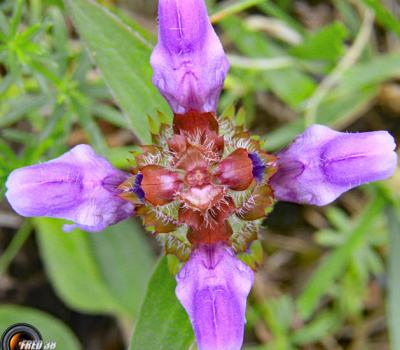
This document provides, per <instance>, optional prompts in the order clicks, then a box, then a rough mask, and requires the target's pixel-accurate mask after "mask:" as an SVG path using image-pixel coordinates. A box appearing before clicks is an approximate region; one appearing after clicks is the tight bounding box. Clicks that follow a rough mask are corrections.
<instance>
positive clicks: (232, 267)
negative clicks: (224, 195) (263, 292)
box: [176, 244, 254, 350]
mask: <svg viewBox="0 0 400 350" xmlns="http://www.w3.org/2000/svg"><path fill="white" fill-rule="evenodd" d="M176 280H177V282H178V285H177V288H176V295H177V297H178V299H179V300H180V302H181V303H182V305H183V307H184V308H185V310H186V312H187V313H188V315H189V318H190V320H191V322H192V326H193V329H194V332H195V335H196V340H197V344H198V348H199V350H239V349H240V348H241V346H242V343H243V332H244V324H245V309H246V299H247V295H248V294H249V292H250V289H251V286H252V284H253V281H254V273H253V271H252V270H251V269H250V268H249V267H248V266H247V265H246V264H244V263H243V262H241V261H240V260H238V259H237V258H236V257H235V254H234V253H233V251H232V249H231V248H229V247H228V246H226V245H224V244H216V245H202V246H198V247H197V248H196V249H195V250H194V251H193V253H192V255H191V256H190V259H189V261H188V262H187V263H186V265H185V266H184V267H183V268H182V270H181V271H180V273H179V274H178V276H177V277H176Z"/></svg>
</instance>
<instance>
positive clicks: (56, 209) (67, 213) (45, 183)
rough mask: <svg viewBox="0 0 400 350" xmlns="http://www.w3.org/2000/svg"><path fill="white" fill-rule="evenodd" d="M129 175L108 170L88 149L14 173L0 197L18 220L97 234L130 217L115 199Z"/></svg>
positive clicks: (127, 205)
mask: <svg viewBox="0 0 400 350" xmlns="http://www.w3.org/2000/svg"><path fill="white" fill-rule="evenodd" d="M128 176H129V175H128V174H126V173H124V172H122V171H120V170H117V169H114V168H113V167H112V166H111V164H110V163H109V162H108V161H107V160H106V159H105V158H103V157H100V156H98V155H97V154H96V153H95V152H94V151H93V149H92V148H91V147H90V146H88V145H79V146H76V147H74V148H73V149H72V150H70V151H69V152H67V153H65V154H63V155H62V156H60V157H59V158H56V159H53V160H51V161H48V162H46V163H43V164H37V165H32V166H28V167H24V168H20V169H16V170H14V171H13V172H12V173H11V174H10V175H9V177H8V180H7V182H6V187H7V192H6V197H7V199H8V201H9V203H10V204H11V206H12V207H13V209H14V210H15V211H16V212H17V213H19V214H20V215H23V216H47V217H55V218H62V219H67V220H71V221H74V222H75V223H76V224H75V225H65V226H64V229H65V230H71V229H73V228H74V227H76V226H77V227H80V228H82V229H84V230H86V231H100V230H102V229H104V228H105V227H107V226H109V225H112V224H115V223H117V222H118V221H120V220H123V219H126V218H127V217H129V216H131V215H133V213H134V207H133V205H132V204H131V203H128V202H126V201H124V200H122V199H121V198H119V196H118V190H117V186H118V185H119V184H120V183H121V182H123V181H124V180H125V179H126V178H127V177H128Z"/></svg>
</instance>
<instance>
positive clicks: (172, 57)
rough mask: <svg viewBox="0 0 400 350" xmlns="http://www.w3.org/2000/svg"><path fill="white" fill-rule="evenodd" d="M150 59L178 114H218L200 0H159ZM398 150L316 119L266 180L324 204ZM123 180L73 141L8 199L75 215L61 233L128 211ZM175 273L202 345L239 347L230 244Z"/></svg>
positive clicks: (21, 175) (238, 291)
mask: <svg viewBox="0 0 400 350" xmlns="http://www.w3.org/2000/svg"><path fill="white" fill-rule="evenodd" d="M151 65H152V67H153V70H154V76H153V82H154V84H155V85H156V86H157V88H158V89H159V91H160V93H161V94H162V95H163V96H164V97H165V99H166V100H167V101H168V103H169V105H170V106H171V108H172V110H173V111H174V113H176V114H185V113H187V112H190V111H197V112H215V111H216V107H217V103H218V98H219V94H220V92H221V89H222V87H223V82H224V79H225V76H226V74H227V71H228V69H229V64H228V61H227V58H226V56H225V54H224V51H223V48H222V45H221V43H220V41H219V39H218V37H217V35H216V33H215V32H214V30H213V28H212V26H211V24H210V22H209V19H208V16H207V9H206V6H205V4H204V1H203V0H160V1H159V38H158V43H157V46H156V47H155V49H154V51H153V54H152V56H151ZM179 140H180V139H179ZM177 146H179V147H180V144H177ZM394 149H395V143H394V140H393V138H392V137H391V136H390V135H389V134H388V133H387V132H385V131H376V132H368V133H341V132H337V131H334V130H331V129H329V128H327V127H325V126H321V125H313V126H311V127H310V128H308V129H307V130H306V131H305V132H304V133H303V134H301V135H300V136H298V137H297V138H296V139H295V140H294V142H293V143H292V144H291V145H290V146H288V147H287V148H286V149H285V150H283V151H281V152H280V153H278V155H277V164H276V165H277V168H278V171H277V172H276V173H275V174H274V175H273V177H272V178H271V180H270V181H269V185H271V186H272V188H273V191H274V195H275V197H276V199H278V200H284V201H290V202H295V203H305V204H313V205H326V204H328V203H330V202H332V201H333V200H335V199H336V198H337V197H338V196H339V195H341V194H342V193H343V192H345V191H348V190H350V189H351V188H354V187H356V186H359V185H362V184H364V183H368V182H371V181H376V180H382V179H385V178H387V177H390V176H391V175H392V174H393V172H394V171H395V168H396V166H397V156H396V153H395V152H394ZM248 156H249V158H250V159H251V163H252V167H253V171H252V173H253V177H254V179H255V180H256V181H257V182H259V183H260V182H262V181H264V180H263V178H264V171H265V164H264V162H263V160H262V159H261V158H260V157H259V156H258V155H257V153H252V152H250V153H249V155H248ZM128 177H129V174H126V173H124V172H122V171H120V170H117V169H114V168H113V167H112V166H111V165H110V164H109V162H108V161H107V160H105V159H104V158H102V157H100V156H98V155H96V154H95V153H94V152H93V150H92V149H91V148H90V146H87V145H79V146H76V147H75V148H73V149H72V150H71V151H69V152H67V153H65V154H64V155H62V156H61V157H59V158H57V159H54V160H51V161H49V162H47V163H43V164H38V165H33V166H28V167H24V168H21V169H17V170H15V171H13V172H12V173H11V174H10V176H9V178H8V181H7V183H6V187H7V193H6V196H7V199H8V201H9V202H10V204H11V206H12V207H13V208H14V210H15V211H16V212H18V213H19V214H21V215H23V216H48V217H57V218H63V219H67V220H71V221H73V222H74V224H72V225H66V227H65V229H67V230H70V229H73V228H74V227H80V228H82V229H84V230H86V231H98V230H102V229H103V228H105V227H106V226H108V225H112V224H115V223H117V222H118V221H120V220H123V219H126V218H128V217H130V216H132V215H134V212H135V207H134V205H133V204H132V203H131V202H128V201H125V200H123V199H121V196H119V194H120V185H121V183H123V182H124V181H126V180H127V179H128ZM142 179H143V175H142V174H140V173H139V174H138V175H137V176H136V179H135V181H134V182H133V183H132V193H133V194H134V195H135V196H136V197H137V198H138V202H144V201H145V200H146V199H145V192H144V191H143V189H142V187H141V184H142ZM128 183H130V182H129V181H128ZM176 280H177V288H176V295H177V297H178V299H179V300H180V302H181V303H182V305H183V306H184V308H185V310H186V311H187V313H188V315H189V317H190V320H191V322H192V325H193V329H194V332H195V335H196V339H197V342H198V347H199V350H239V349H240V348H241V345H242V342H243V330H244V323H245V306H246V298H247V295H248V293H249V291H250V289H251V286H252V284H253V280H254V274H253V271H252V270H251V269H250V268H249V267H248V266H247V265H245V264H244V263H243V262H241V261H240V260H239V259H238V258H237V257H236V256H235V252H234V251H233V249H232V248H231V247H229V245H227V244H226V243H222V242H217V243H215V244H197V245H195V246H194V247H193V251H192V254H191V256H190V259H189V261H188V262H187V263H186V264H185V265H184V266H183V268H182V270H181V271H180V272H179V274H178V275H177V276H176Z"/></svg>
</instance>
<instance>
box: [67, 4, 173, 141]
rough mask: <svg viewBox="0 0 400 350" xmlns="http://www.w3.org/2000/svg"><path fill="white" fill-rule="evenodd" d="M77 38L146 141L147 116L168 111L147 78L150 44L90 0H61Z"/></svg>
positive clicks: (148, 136) (133, 127)
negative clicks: (76, 30)
mask: <svg viewBox="0 0 400 350" xmlns="http://www.w3.org/2000/svg"><path fill="white" fill-rule="evenodd" d="M65 3H66V5H67V8H68V10H69V13H70V14H71V16H72V19H73V22H74V24H75V26H76V27H77V29H78V31H79V33H80V36H81V38H82V39H83V41H84V42H85V43H86V45H87V46H88V48H89V50H90V52H91V53H92V56H93V58H94V60H95V61H96V63H97V65H98V66H99V68H100V71H101V72H102V74H103V76H104V79H105V80H106V82H107V84H108V86H109V88H110V90H111V91H112V93H113V95H114V96H115V99H116V100H117V102H118V103H119V105H120V107H121V109H122V110H123V111H124V113H125V115H126V116H127V117H128V126H129V127H131V128H132V130H133V131H134V132H135V133H136V135H137V136H138V137H139V139H140V140H141V141H142V142H144V143H150V141H151V138H150V125H149V121H148V117H149V116H153V117H154V118H157V110H159V111H161V112H162V113H164V114H166V115H168V114H169V113H170V111H169V108H168V106H167V104H166V102H165V101H164V100H163V98H162V97H161V95H160V94H159V93H158V92H157V90H156V88H155V87H154V86H153V84H152V82H151V75H152V72H151V69H150V64H149V59H150V53H151V48H152V45H151V44H150V43H148V42H147V41H146V40H145V39H144V38H143V37H142V36H141V35H140V34H139V33H138V32H136V31H134V30H133V29H132V28H131V27H128V26H127V25H126V24H125V23H123V22H122V21H121V20H120V19H119V18H118V17H116V16H115V15H113V14H112V13H110V12H109V11H108V10H107V9H105V8H104V7H102V6H100V5H99V4H97V3H96V2H94V1H92V0H65Z"/></svg>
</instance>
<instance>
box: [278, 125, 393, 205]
mask: <svg viewBox="0 0 400 350" xmlns="http://www.w3.org/2000/svg"><path fill="white" fill-rule="evenodd" d="M395 148H396V145H395V143H394V140H393V137H392V136H391V135H390V134H389V133H388V132H386V131H373V132H364V133H342V132H337V131H334V130H331V129H329V128H327V127H325V126H322V125H313V126H311V127H310V128H308V129H307V130H306V131H305V132H304V133H303V134H302V135H300V136H299V137H297V138H296V140H295V141H294V142H293V143H292V144H291V145H290V146H289V147H288V148H287V149H285V150H283V151H282V152H280V153H279V154H278V167H279V170H278V172H277V173H276V174H275V175H274V176H273V177H272V179H271V184H272V186H273V188H274V192H275V196H276V198H277V199H278V200H283V201H289V202H295V203H307V204H315V205H325V204H328V203H330V202H332V201H333V200H335V199H336V198H337V197H339V196H340V195H341V194H342V193H343V192H346V191H348V190H350V189H351V188H353V187H356V186H360V185H362V184H364V183H368V182H371V181H377V180H382V179H386V178H388V177H390V176H392V175H393V173H394V171H395V169H396V166H397V155H396V153H395V152H394V149H395Z"/></svg>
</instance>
